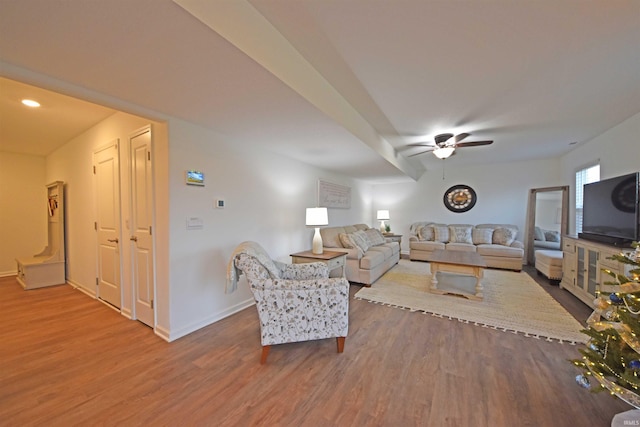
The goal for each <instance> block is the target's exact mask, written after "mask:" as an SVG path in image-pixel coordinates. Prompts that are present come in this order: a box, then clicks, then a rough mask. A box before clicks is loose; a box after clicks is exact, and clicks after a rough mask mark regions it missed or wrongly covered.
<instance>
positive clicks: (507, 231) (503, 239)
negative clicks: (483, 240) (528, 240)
mask: <svg viewBox="0 0 640 427" xmlns="http://www.w3.org/2000/svg"><path fill="white" fill-rule="evenodd" d="M516 234H517V232H516V231H515V230H512V229H511V228H504V227H500V228H496V229H495V230H493V243H495V244H497V245H503V246H511V244H512V243H513V242H514V241H515V240H516Z"/></svg>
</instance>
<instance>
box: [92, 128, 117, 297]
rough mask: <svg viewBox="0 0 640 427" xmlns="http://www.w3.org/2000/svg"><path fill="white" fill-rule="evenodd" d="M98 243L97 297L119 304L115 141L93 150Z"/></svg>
mask: <svg viewBox="0 0 640 427" xmlns="http://www.w3.org/2000/svg"><path fill="white" fill-rule="evenodd" d="M93 174H94V181H95V189H96V223H95V229H96V232H97V244H98V250H97V252H98V266H97V268H98V273H97V285H98V290H97V293H98V298H100V299H102V300H104V301H106V302H108V303H109V304H111V305H114V306H116V307H118V308H120V306H121V305H122V295H121V286H120V283H121V277H120V274H121V273H120V271H121V268H120V267H121V264H120V262H121V260H120V166H119V162H118V140H115V141H113V142H112V143H110V144H109V145H108V146H106V147H103V148H100V149H98V150H96V151H94V153H93Z"/></svg>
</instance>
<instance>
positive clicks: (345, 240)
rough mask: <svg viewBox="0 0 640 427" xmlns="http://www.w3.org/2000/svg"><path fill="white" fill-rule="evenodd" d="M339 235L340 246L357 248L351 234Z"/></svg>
mask: <svg viewBox="0 0 640 427" xmlns="http://www.w3.org/2000/svg"><path fill="white" fill-rule="evenodd" d="M339 237H340V243H342V246H344V247H345V248H347V249H358V245H356V242H354V241H353V239H352V238H351V234H348V233H340V234H339Z"/></svg>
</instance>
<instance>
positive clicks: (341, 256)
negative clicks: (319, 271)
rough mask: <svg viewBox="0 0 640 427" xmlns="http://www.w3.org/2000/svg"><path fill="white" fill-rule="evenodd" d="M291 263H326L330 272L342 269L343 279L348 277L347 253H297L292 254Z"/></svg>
mask: <svg viewBox="0 0 640 427" xmlns="http://www.w3.org/2000/svg"><path fill="white" fill-rule="evenodd" d="M290 256H291V262H293V263H294V264H304V263H308V262H324V263H325V264H327V267H328V268H329V272H331V271H332V270H335V269H336V268H340V267H342V277H346V270H345V269H346V264H347V253H346V252H333V251H324V252H322V253H321V254H314V253H313V252H311V251H303V252H297V253H295V254H291V255H290Z"/></svg>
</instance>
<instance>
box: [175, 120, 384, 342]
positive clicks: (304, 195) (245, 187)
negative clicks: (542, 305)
mask: <svg viewBox="0 0 640 427" xmlns="http://www.w3.org/2000/svg"><path fill="white" fill-rule="evenodd" d="M169 140H170V155H169V191H170V200H171V208H170V209H171V212H170V226H169V228H170V241H171V246H170V259H171V267H170V268H171V271H170V283H171V285H170V286H171V308H170V319H171V320H170V337H169V339H171V340H173V339H176V338H179V337H180V336H183V335H185V334H187V333H189V332H191V331H193V330H196V329H198V328H200V327H202V326H205V325H207V324H209V323H212V322H214V321H216V320H219V319H221V318H223V317H225V316H227V315H229V314H231V313H233V312H235V311H237V310H238V309H241V308H243V307H245V306H247V304H251V303H252V301H253V298H252V296H251V294H250V291H249V288H248V285H247V284H246V282H245V280H244V279H242V280H241V281H240V282H239V286H238V290H237V291H236V292H234V293H232V294H226V293H225V283H226V270H227V263H228V260H229V257H230V255H231V253H232V251H233V249H234V248H235V247H236V246H237V245H238V244H239V243H241V242H242V241H245V240H254V241H257V242H258V243H260V244H261V245H262V246H263V247H264V248H265V249H266V250H267V251H268V252H269V254H270V255H271V256H272V257H273V258H274V259H276V260H279V261H282V262H290V261H291V259H290V257H289V255H290V254H291V253H294V252H298V251H301V250H306V249H309V248H310V247H311V240H312V236H313V229H310V228H307V227H305V224H304V221H305V209H306V208H307V207H314V206H315V205H316V200H317V181H318V179H320V178H322V179H324V180H327V181H330V182H334V183H337V184H341V185H346V186H349V187H351V189H352V201H351V205H352V206H351V209H329V223H330V225H345V224H353V223H356V222H364V223H369V224H371V221H370V217H369V212H370V211H371V186H370V185H367V184H364V183H362V182H359V181H356V180H353V179H351V178H347V177H344V176H339V175H334V174H331V173H328V172H327V171H324V170H322V169H318V168H315V167H312V166H309V165H307V164H303V163H300V162H298V161H295V160H291V159H288V158H285V157H282V156H277V155H274V154H271V153H268V152H265V151H262V150H260V149H259V148H257V147H256V148H255V149H252V150H249V151H239V150H236V149H234V148H232V147H231V146H230V145H229V144H227V143H225V141H224V139H223V138H222V137H221V136H220V135H218V134H216V133H215V132H212V131H210V130H207V129H204V128H202V127H199V126H195V125H192V124H189V123H186V122H183V121H180V120H177V119H172V120H171V121H170V123H169ZM190 169H195V170H200V171H202V172H204V174H205V186H204V187H195V186H188V185H186V184H185V171H186V170H190ZM216 199H224V201H225V203H226V207H225V208H224V209H218V208H216V207H215V206H214V203H215V200H216ZM191 217H197V218H201V219H202V221H203V228H202V229H201V230H187V228H186V221H187V218H191Z"/></svg>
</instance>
